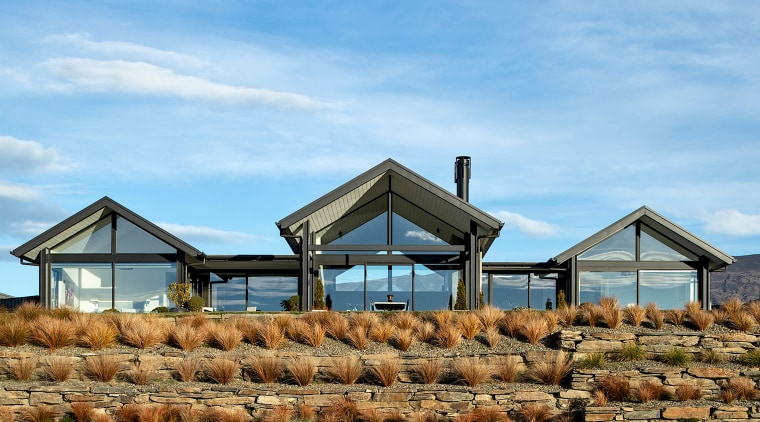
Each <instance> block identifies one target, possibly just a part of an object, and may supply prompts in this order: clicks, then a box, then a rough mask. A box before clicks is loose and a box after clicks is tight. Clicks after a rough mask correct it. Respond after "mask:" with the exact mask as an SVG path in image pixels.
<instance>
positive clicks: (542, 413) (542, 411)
mask: <svg viewBox="0 0 760 422" xmlns="http://www.w3.org/2000/svg"><path fill="white" fill-rule="evenodd" d="M517 413H519V414H520V417H521V418H522V420H524V421H531V422H545V421H549V420H551V418H552V416H553V415H552V411H551V409H550V408H549V406H547V405H546V404H544V403H537V402H528V403H523V404H522V406H520V410H519V411H518V412H517Z"/></svg>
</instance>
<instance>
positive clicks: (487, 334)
mask: <svg viewBox="0 0 760 422" xmlns="http://www.w3.org/2000/svg"><path fill="white" fill-rule="evenodd" d="M483 339H484V340H485V342H486V344H487V345H488V347H490V348H491V349H493V348H494V347H496V346H498V345H499V341H501V333H500V332H499V329H498V328H497V327H488V328H486V329H485V330H484V331H483Z"/></svg>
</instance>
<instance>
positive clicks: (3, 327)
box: [0, 318, 31, 347]
mask: <svg viewBox="0 0 760 422" xmlns="http://www.w3.org/2000/svg"><path fill="white" fill-rule="evenodd" d="M30 336H31V329H30V328H29V323H28V322H27V321H25V320H23V319H20V318H11V319H8V320H5V321H2V322H0V344H2V345H4V346H8V347H18V346H21V345H22V344H26V342H28V341H29V337H30Z"/></svg>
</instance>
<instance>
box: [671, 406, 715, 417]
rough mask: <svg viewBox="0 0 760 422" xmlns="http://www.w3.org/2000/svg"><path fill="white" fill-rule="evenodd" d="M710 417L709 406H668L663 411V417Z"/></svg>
mask: <svg viewBox="0 0 760 422" xmlns="http://www.w3.org/2000/svg"><path fill="white" fill-rule="evenodd" d="M709 417H710V408H709V407H666V408H665V410H663V411H662V418H663V419H690V418H696V419H707V418H709Z"/></svg>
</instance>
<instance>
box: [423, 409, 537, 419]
mask: <svg viewBox="0 0 760 422" xmlns="http://www.w3.org/2000/svg"><path fill="white" fill-rule="evenodd" d="M430 421H432V422H435V419H434V418H433V419H431V420H425V421H424V422H430ZM511 421H512V419H511V418H510V417H509V415H508V414H507V413H505V412H503V411H502V410H501V409H499V408H498V407H497V406H483V407H478V408H476V409H475V410H473V411H472V412H470V413H465V414H463V415H460V416H457V418H456V419H454V422H511ZM526 421H530V419H526Z"/></svg>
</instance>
